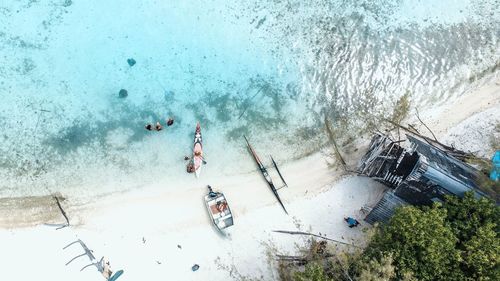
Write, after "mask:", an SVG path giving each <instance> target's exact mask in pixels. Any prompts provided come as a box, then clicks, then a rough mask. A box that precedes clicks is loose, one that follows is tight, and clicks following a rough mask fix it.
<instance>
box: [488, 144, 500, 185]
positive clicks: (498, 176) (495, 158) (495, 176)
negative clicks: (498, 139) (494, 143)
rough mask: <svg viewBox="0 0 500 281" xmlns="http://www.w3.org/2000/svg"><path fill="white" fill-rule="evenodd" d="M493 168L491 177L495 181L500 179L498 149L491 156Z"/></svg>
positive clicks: (499, 155) (499, 154) (499, 152)
mask: <svg viewBox="0 0 500 281" xmlns="http://www.w3.org/2000/svg"><path fill="white" fill-rule="evenodd" d="M491 162H492V163H493V169H491V173H490V179H491V180H493V181H500V150H497V151H496V152H495V154H494V155H493V158H491Z"/></svg>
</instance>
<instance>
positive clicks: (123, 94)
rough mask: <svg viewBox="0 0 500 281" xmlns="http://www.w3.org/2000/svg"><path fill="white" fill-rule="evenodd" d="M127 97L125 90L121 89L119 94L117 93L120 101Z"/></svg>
mask: <svg viewBox="0 0 500 281" xmlns="http://www.w3.org/2000/svg"><path fill="white" fill-rule="evenodd" d="M127 96H128V92H127V90H125V89H121V90H120V92H119V93H118V97H119V98H121V99H124V98H126V97H127Z"/></svg>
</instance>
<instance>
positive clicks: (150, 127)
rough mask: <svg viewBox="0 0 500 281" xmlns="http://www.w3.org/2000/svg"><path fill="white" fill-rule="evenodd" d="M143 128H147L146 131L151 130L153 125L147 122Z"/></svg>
mask: <svg viewBox="0 0 500 281" xmlns="http://www.w3.org/2000/svg"><path fill="white" fill-rule="evenodd" d="M144 128H146V130H148V131H151V130H153V125H151V124H147V125H146V126H144Z"/></svg>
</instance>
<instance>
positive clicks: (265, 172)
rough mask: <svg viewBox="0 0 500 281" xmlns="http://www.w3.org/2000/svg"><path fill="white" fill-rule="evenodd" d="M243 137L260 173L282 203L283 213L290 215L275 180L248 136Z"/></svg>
mask: <svg viewBox="0 0 500 281" xmlns="http://www.w3.org/2000/svg"><path fill="white" fill-rule="evenodd" d="M243 137H244V138H245V141H246V142H247V145H248V149H249V150H250V152H251V153H252V156H253V159H254V160H255V162H256V163H257V165H258V166H259V169H260V172H261V173H262V176H263V177H264V179H266V181H267V184H268V185H269V187H270V188H271V191H272V192H273V194H274V196H275V197H276V199H277V200H278V202H279V203H280V205H281V207H282V208H283V211H285V213H286V214H287V215H288V212H287V211H286V209H285V205H283V202H282V201H281V198H280V196H279V194H278V191H277V190H276V187H275V186H274V183H273V180H272V179H271V177H270V176H269V173H268V172H267V169H266V167H264V164H262V162H261V161H260V159H259V156H257V153H255V150H254V149H253V147H252V146H251V145H250V143H249V142H248V139H247V137H246V136H243Z"/></svg>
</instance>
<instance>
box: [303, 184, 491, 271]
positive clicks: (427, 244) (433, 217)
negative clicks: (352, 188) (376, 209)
mask: <svg viewBox="0 0 500 281" xmlns="http://www.w3.org/2000/svg"><path fill="white" fill-rule="evenodd" d="M499 230H500V207H498V206H497V205H496V204H495V203H494V202H493V201H491V200H489V199H487V198H481V199H477V198H475V197H474V195H473V193H466V194H465V196H464V197H463V198H458V197H452V196H450V197H448V198H447V199H446V201H445V202H444V203H443V204H440V203H435V204H434V205H433V206H431V207H414V206H405V207H401V208H399V209H397V210H396V212H395V214H394V216H393V217H392V218H391V220H390V221H389V222H388V223H387V224H385V225H381V226H378V227H376V230H375V234H374V235H373V238H372V240H371V241H370V243H369V245H368V247H367V248H366V249H365V250H364V252H363V253H362V254H361V255H351V257H350V262H349V266H348V267H349V268H347V269H346V270H344V271H342V272H340V274H337V273H336V272H339V271H336V270H332V268H329V267H331V264H333V263H328V262H325V261H324V260H323V261H321V260H314V261H312V262H311V263H309V264H308V265H306V266H305V268H304V269H303V270H301V271H300V272H299V273H296V274H295V275H294V281H306V280H307V281H327V280H328V281H330V280H363V281H392V280H404V281H415V280H423V281H426V280H443V281H447V280H450V281H451V280H453V281H455V280H466V281H469V280H470V281H472V280H481V281H490V280H491V281H493V280H500V237H499Z"/></svg>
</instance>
